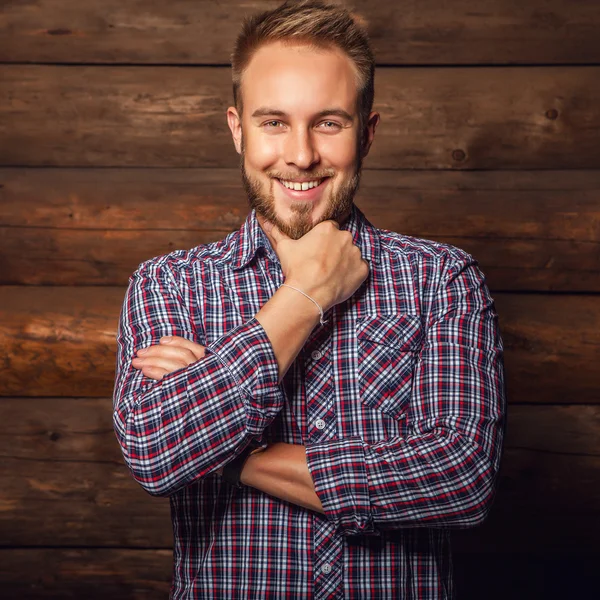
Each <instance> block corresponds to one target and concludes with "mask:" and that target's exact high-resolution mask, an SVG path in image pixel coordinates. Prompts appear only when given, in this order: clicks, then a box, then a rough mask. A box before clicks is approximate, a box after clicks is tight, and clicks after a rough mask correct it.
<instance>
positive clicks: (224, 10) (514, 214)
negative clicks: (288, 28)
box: [0, 0, 600, 600]
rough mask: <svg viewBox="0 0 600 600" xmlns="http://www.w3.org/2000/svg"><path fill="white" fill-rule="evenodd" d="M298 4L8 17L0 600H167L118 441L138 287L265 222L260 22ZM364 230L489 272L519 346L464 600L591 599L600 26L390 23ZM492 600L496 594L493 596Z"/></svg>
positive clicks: (512, 357)
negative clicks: (236, 106) (237, 39)
mask: <svg viewBox="0 0 600 600" xmlns="http://www.w3.org/2000/svg"><path fill="white" fill-rule="evenodd" d="M275 4H277V3H276V2H273V1H266V0H264V1H263V0H256V1H254V2H244V1H242V0H221V1H220V2H216V1H214V2H213V1H201V0H196V1H194V2H189V1H185V0H171V1H167V0H163V1H162V2H160V1H156V2H148V1H147V0H102V1H100V0H86V1H85V2H79V1H77V0H29V1H28V2H8V3H3V12H2V14H1V15H0V28H1V31H0V95H1V101H0V135H1V147H0V240H1V242H0V344H1V348H2V355H1V358H2V363H1V364H2V365H3V369H2V377H0V417H1V418H0V480H1V482H2V484H1V485H0V590H2V591H1V592H0V595H2V597H3V598H10V599H13V598H14V599H30V598H31V599H38V598H39V599H46V598H64V599H78V600H79V599H82V598H86V599H90V600H93V599H95V598H107V597H108V598H112V599H114V600H120V599H144V600H147V599H148V600H152V599H154V598H156V599H158V598H166V597H167V594H168V589H169V581H170V567H171V552H170V548H171V527H170V520H169V515H168V502H167V501H166V500H162V499H154V498H151V497H149V496H147V495H145V493H144V492H143V491H142V490H141V489H140V488H138V487H137V485H136V484H135V483H134V482H133V480H132V479H131V478H130V476H129V474H128V472H127V470H126V468H125V467H124V465H123V463H122V460H121V457H120V453H119V449H118V446H117V443H116V440H115V438H114V434H113V431H112V424H111V400H110V395H111V391H112V384H113V371H114V353H115V330H116V323H117V317H118V312H119V308H120V303H121V300H122V298H123V294H124V291H125V286H126V284H127V278H128V275H129V274H130V273H131V272H132V271H133V270H134V269H135V267H136V265H137V264H138V263H139V262H140V261H142V260H144V259H146V258H149V257H151V256H154V255H157V254H162V253H165V252H168V251H170V250H172V249H175V248H182V247H191V246H193V245H196V244H198V243H200V242H208V241H211V240H216V239H219V238H221V237H222V236H223V235H224V234H226V233H228V232H230V231H232V230H233V229H235V228H237V227H238V226H239V225H240V224H241V223H242V221H243V219H244V217H245V215H246V213H247V207H246V200H245V198H244V194H243V192H242V190H241V185H240V183H239V174H238V172H237V168H236V165H237V155H236V154H235V152H234V150H233V146H232V143H231V141H230V139H229V134H228V130H227V128H226V123H225V117H224V111H225V108H226V107H227V105H228V103H229V101H230V83H229V78H230V74H229V69H228V66H227V63H228V56H229V52H230V48H231V45H232V40H233V38H234V35H235V32H236V31H237V27H238V24H239V21H240V18H241V16H242V15H243V14H245V13H247V12H248V11H253V10H255V9H259V8H263V7H269V6H274V5H275ZM353 4H354V6H356V7H357V8H358V9H359V10H361V11H362V12H363V13H364V14H365V15H366V16H367V18H368V20H369V22H370V30H371V34H372V38H373V42H374V46H375V50H376V54H377V58H378V63H379V64H380V67H381V68H380V69H379V70H378V74H377V80H376V107H377V109H378V110H379V111H380V112H381V114H382V124H381V126H380V128H379V130H378V135H377V139H376V141H375V145H374V149H373V152H372V155H371V156H370V157H369V158H368V160H367V163H366V167H367V171H366V172H365V175H364V183H363V186H362V188H361V192H360V197H359V200H358V204H359V206H361V208H363V210H364V211H365V212H366V213H367V215H368V216H369V217H370V218H371V220H372V221H373V222H374V223H375V224H376V225H379V226H382V227H386V228H390V229H395V230H397V231H401V232H404V233H408V234H412V235H418V236H421V237H427V238H431V239H436V240H443V241H448V242H450V243H453V244H456V245H458V246H460V247H463V248H465V249H466V250H468V251H470V252H472V253H474V254H475V256H476V257H478V258H479V260H480V263H481V265H482V267H483V269H484V271H485V272H486V273H487V274H488V280H489V285H490V287H491V289H492V290H493V293H494V296H495V298H496V299H497V306H498V310H499V312H500V315H501V326H502V331H503V335H504V339H505V342H506V349H507V350H506V368H507V374H508V391H509V422H508V435H507V440H506V451H505V455H504V461H503V466H502V475H501V481H500V490H499V493H498V496H497V500H496V503H495V506H494V509H493V514H492V516H491V518H490V519H489V521H488V522H487V523H486V524H485V525H484V526H482V527H481V528H479V529H476V530H472V531H464V532H458V533H457V534H456V536H455V540H456V541H455V549H456V556H455V568H456V578H457V585H458V589H459V596H458V597H459V599H460V600H462V599H463V598H464V599H473V600H480V599H482V598H486V599H495V598H498V599H506V598H510V599H511V600H514V599H520V598H523V599H527V600H537V599H540V600H541V599H542V598H544V599H548V598H554V597H556V598H559V597H560V598H583V597H591V596H589V595H588V591H589V590H590V589H592V586H594V587H595V588H596V589H597V585H598V569H597V562H598V559H599V558H600V556H599V554H600V553H599V552H598V550H597V540H598V536H599V534H600V393H599V387H600V386H599V384H600V376H599V375H598V370H599V368H598V365H599V364H600V298H599V295H598V294H599V293H600V243H599V241H600V239H599V238H600V235H599V234H600V109H599V107H600V36H599V35H598V33H599V28H600V2H598V0H578V1H577V2H569V1H568V0H478V2H475V3H474V2H473V1H472V0H454V1H453V2H445V1H444V0H419V1H418V2H417V1H416V0H402V1H398V2H389V1H385V0H377V1H370V2H367V1H366V0H357V1H356V2H354V3H353ZM482 590H485V592H482Z"/></svg>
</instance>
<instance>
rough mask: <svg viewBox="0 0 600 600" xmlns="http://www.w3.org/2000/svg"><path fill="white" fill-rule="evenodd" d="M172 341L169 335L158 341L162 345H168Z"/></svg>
mask: <svg viewBox="0 0 600 600" xmlns="http://www.w3.org/2000/svg"><path fill="white" fill-rule="evenodd" d="M172 339H173V338H172V337H171V336H170V335H165V337H161V338H160V341H161V343H162V344H168V343H169V342H170V341H171V340H172Z"/></svg>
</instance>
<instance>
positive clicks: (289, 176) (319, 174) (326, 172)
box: [266, 169, 335, 181]
mask: <svg viewBox="0 0 600 600" xmlns="http://www.w3.org/2000/svg"><path fill="white" fill-rule="evenodd" d="M266 174H267V175H268V176H269V177H271V178H272V179H283V180H284V181H296V180H298V179H304V180H305V181H306V179H310V180H315V179H325V178H326V177H333V176H334V175H335V171H334V170H333V169H322V170H320V171H314V172H310V171H305V172H303V173H283V172H282V171H267V172H266Z"/></svg>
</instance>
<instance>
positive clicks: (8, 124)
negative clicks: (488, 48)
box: [0, 65, 600, 170]
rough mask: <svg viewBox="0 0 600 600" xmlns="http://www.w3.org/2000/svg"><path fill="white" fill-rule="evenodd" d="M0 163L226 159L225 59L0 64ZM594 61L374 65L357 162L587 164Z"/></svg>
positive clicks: (592, 140)
mask: <svg viewBox="0 0 600 600" xmlns="http://www.w3.org/2000/svg"><path fill="white" fill-rule="evenodd" d="M0 81H2V83H1V84H0V98H1V99H2V102H0V123H2V130H3V138H4V143H3V145H2V146H1V147H0V165H4V166H62V167H66V166H97V167H100V166H101V167H110V166H128V167H132V166H141V167H234V166H236V165H237V163H238V155H237V154H236V153H235V151H234V148H233V143H232V141H231V138H230V133H229V130H228V128H227V126H226V122H225V110H226V107H227V105H228V104H229V103H230V101H231V100H230V98H231V83H230V72H229V69H227V68H204V67H197V68H182V67H107V66H97V67H89V66H88V67H78V66H33V65H31V66H23V65H4V66H2V67H0ZM599 103H600V67H552V68H544V67H527V68H509V67H498V68H481V69H477V70H474V69H473V68H414V69H412V68H411V69H402V68H393V69H382V70H380V71H379V73H378V75H377V83H376V109H377V110H379V111H380V112H381V116H382V123H381V125H380V127H379V128H378V131H377V137H376V140H375V144H374V146H373V149H372V151H371V154H370V156H369V157H368V158H367V162H366V163H365V164H366V166H368V167H370V168H378V169H382V168H390V169H510V168H514V169H519V170H520V169H537V168H539V169H563V168H564V169H571V168H573V169H586V168H590V169H597V168H599V167H600V137H599V136H598V135H596V131H597V130H598V129H599V128H600V112H599V111H598V110H596V107H597V106H598V104H599Z"/></svg>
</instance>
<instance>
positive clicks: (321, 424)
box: [315, 419, 325, 429]
mask: <svg viewBox="0 0 600 600" xmlns="http://www.w3.org/2000/svg"><path fill="white" fill-rule="evenodd" d="M315 427H316V428H317V429H325V421H323V419H317V420H316V421H315Z"/></svg>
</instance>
